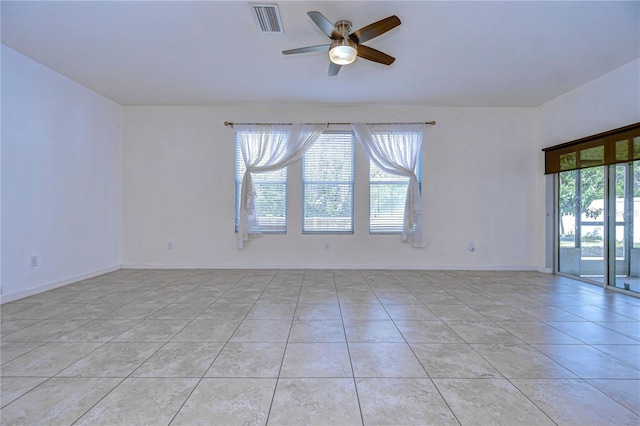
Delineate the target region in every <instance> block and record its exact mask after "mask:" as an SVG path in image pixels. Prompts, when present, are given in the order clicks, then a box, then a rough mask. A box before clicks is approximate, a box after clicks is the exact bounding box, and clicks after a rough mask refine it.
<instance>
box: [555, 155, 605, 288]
mask: <svg viewBox="0 0 640 426" xmlns="http://www.w3.org/2000/svg"><path fill="white" fill-rule="evenodd" d="M604 173H605V168H604V167H590V168H584V169H580V170H571V171H567V172H561V173H560V187H559V223H558V231H559V232H558V235H559V241H558V250H559V253H558V271H559V272H563V273H566V274H570V275H575V276H578V277H583V278H587V279H590V280H595V281H599V282H603V281H604V275H605V258H606V257H605V238H604V236H605V216H606V214H605V202H604V201H605V200H604V195H605V179H604V176H605V175H604Z"/></svg>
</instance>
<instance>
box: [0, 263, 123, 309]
mask: <svg viewBox="0 0 640 426" xmlns="http://www.w3.org/2000/svg"><path fill="white" fill-rule="evenodd" d="M119 269H122V265H113V266H110V267H108V268H104V269H98V270H95V271H91V272H87V273H85V274H80V275H76V276H74V277H69V278H65V279H63V280H58V281H54V282H52V283H48V284H43V285H39V286H37V287H31V288H28V289H26V290H22V291H18V292H16V293H11V294H3V295H1V296H0V304H3V303H9V302H13V301H15V300H18V299H23V298H25V297H28V296H33V295H34V294H38V293H42V292H43V291H48V290H53V289H54V288H58V287H62V286H65V285H69V284H73V283H75V282H78V281H82V280H86V279H89V278H93V277H97V276H98V275H102V274H107V273H109V272H113V271H117V270H119Z"/></svg>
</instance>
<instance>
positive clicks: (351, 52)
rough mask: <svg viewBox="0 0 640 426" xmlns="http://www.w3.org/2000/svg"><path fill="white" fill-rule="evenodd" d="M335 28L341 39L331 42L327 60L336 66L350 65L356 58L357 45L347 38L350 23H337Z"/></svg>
mask: <svg viewBox="0 0 640 426" xmlns="http://www.w3.org/2000/svg"><path fill="white" fill-rule="evenodd" d="M335 27H336V30H337V31H338V32H339V33H340V35H342V37H341V38H335V39H333V40H331V48H330V49H329V60H330V61H331V62H333V63H334V64H337V65H347V64H350V63H352V62H354V61H355V60H356V58H357V57H358V45H357V44H356V43H355V42H354V41H353V40H351V39H350V38H349V32H350V31H351V22H349V21H338V22H336V26H335Z"/></svg>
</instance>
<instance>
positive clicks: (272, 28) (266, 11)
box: [249, 3, 284, 34]
mask: <svg viewBox="0 0 640 426" xmlns="http://www.w3.org/2000/svg"><path fill="white" fill-rule="evenodd" d="M249 6H251V10H252V11H253V19H255V21H256V25H257V26H258V31H260V32H261V33H280V34H281V33H283V32H284V30H283V29H282V21H281V20H280V13H279V12H278V5H277V4H264V3H252V4H250V5H249Z"/></svg>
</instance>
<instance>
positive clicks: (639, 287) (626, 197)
mask: <svg viewBox="0 0 640 426" xmlns="http://www.w3.org/2000/svg"><path fill="white" fill-rule="evenodd" d="M609 193H610V194H611V202H610V209H611V214H610V215H609V218H608V219H609V225H608V226H609V228H610V229H612V232H610V233H609V239H608V243H609V247H610V250H609V265H611V267H610V271H609V277H608V280H607V284H608V285H610V286H612V287H618V288H622V289H625V290H630V291H633V292H640V223H639V220H640V161H634V162H630V163H626V164H617V165H615V166H610V167H609Z"/></svg>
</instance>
